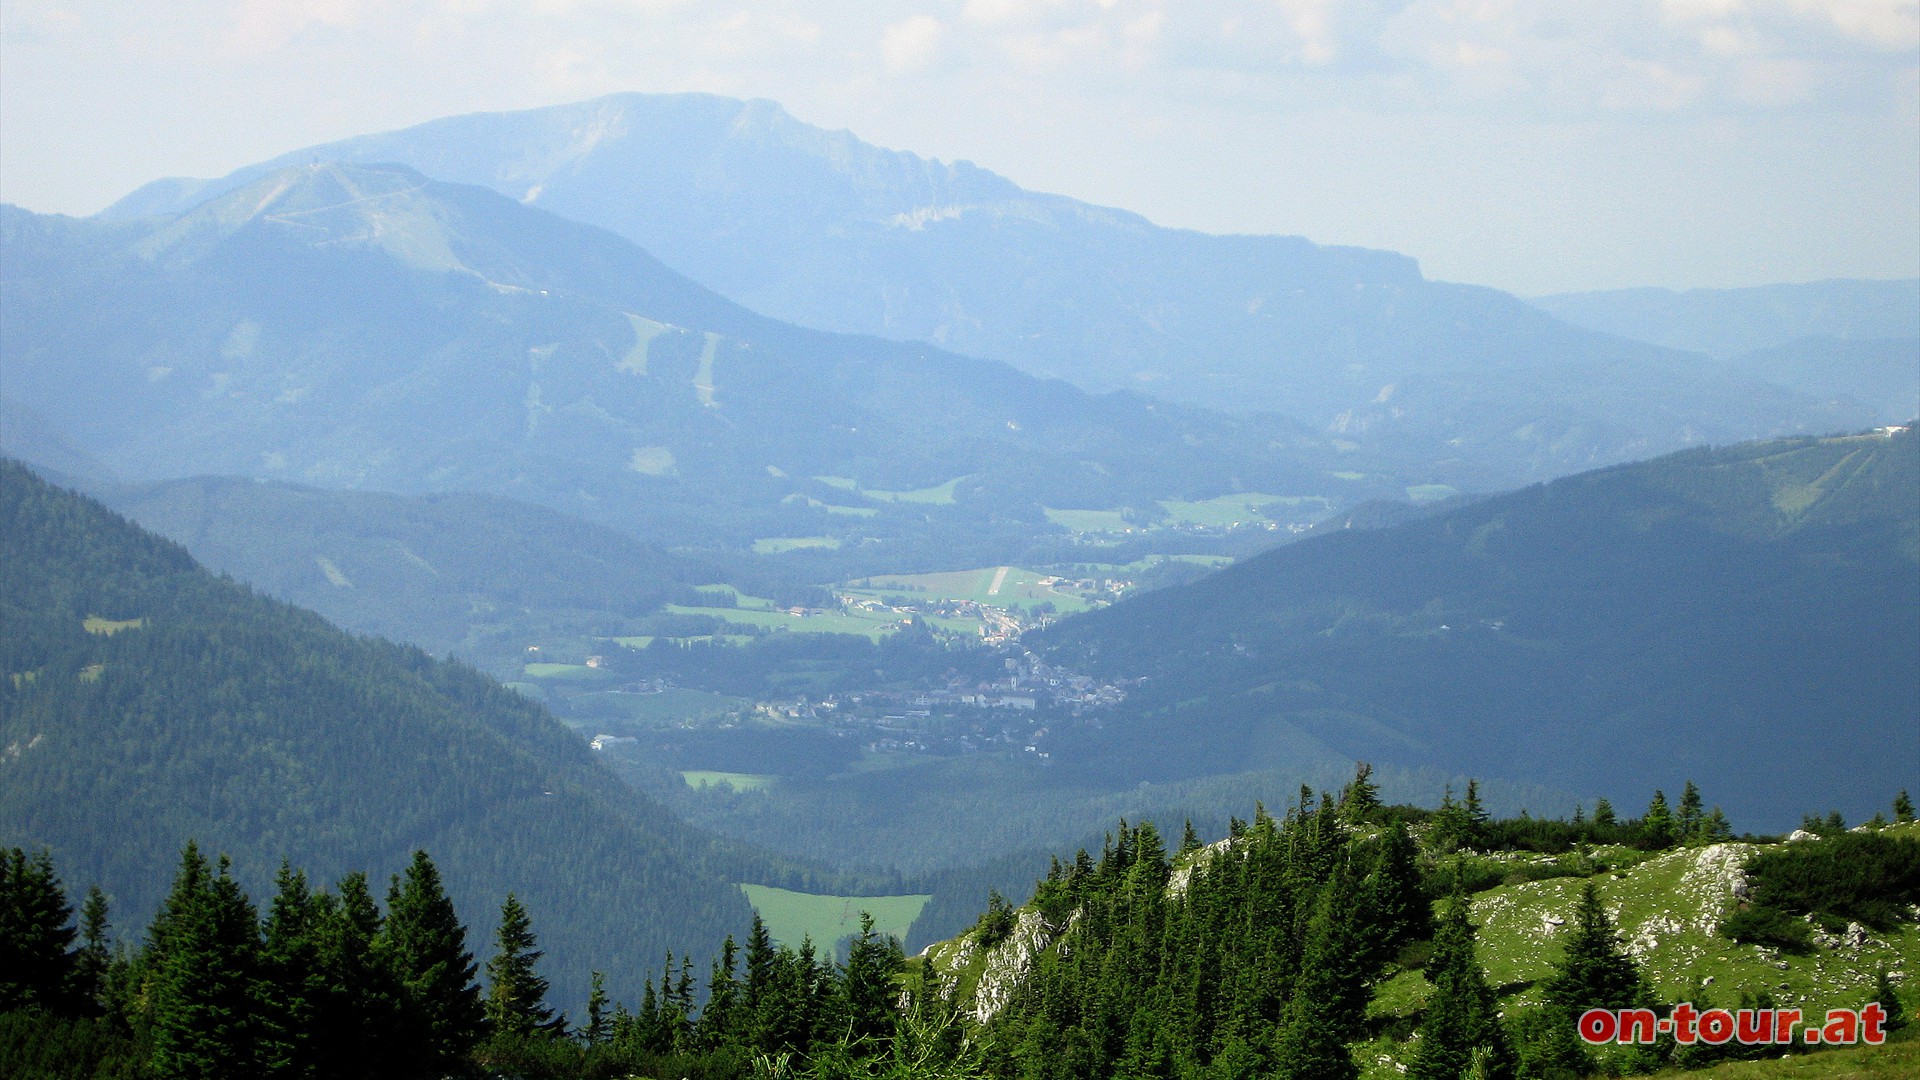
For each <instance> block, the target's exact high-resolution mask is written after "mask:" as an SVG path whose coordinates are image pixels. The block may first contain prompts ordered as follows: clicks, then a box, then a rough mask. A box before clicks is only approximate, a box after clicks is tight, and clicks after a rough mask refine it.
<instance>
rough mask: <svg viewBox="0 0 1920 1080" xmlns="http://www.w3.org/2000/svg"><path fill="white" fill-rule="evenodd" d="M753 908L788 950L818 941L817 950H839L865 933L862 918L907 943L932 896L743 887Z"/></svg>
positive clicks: (761, 886)
mask: <svg viewBox="0 0 1920 1080" xmlns="http://www.w3.org/2000/svg"><path fill="white" fill-rule="evenodd" d="M740 891H741V892H744V893H746V894H747V902H748V903H750V904H752V905H753V908H754V910H755V911H757V912H759V913H760V918H761V920H762V921H763V922H765V923H766V924H767V932H768V933H769V934H771V935H773V939H774V940H775V941H776V942H779V943H780V944H783V945H791V946H794V947H796V948H798V947H799V945H800V942H801V940H802V939H809V938H810V939H812V941H813V944H814V947H815V948H817V949H819V950H821V951H822V952H825V951H827V950H829V949H833V948H834V947H835V945H836V944H837V943H838V942H839V940H840V939H841V938H843V937H846V936H847V935H848V934H857V933H859V932H860V913H861V912H863V911H864V912H866V913H867V914H869V915H872V916H873V928H874V929H875V930H876V931H878V932H880V933H882V934H891V935H893V936H894V937H897V938H899V939H900V940H902V941H905V940H906V938H907V928H908V927H910V926H912V925H913V920H915V919H917V918H919V917H920V909H921V908H924V907H926V906H927V901H928V900H931V899H933V896H932V894H919V895H915V896H818V895H815V894H813V893H803V892H794V891H793V890H791V889H776V888H774V887H773V886H771V885H744V884H743V885H741V886H740Z"/></svg>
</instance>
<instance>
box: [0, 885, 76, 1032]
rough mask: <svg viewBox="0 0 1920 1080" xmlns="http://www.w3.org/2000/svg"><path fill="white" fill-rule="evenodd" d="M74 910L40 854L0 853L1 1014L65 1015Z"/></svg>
mask: <svg viewBox="0 0 1920 1080" xmlns="http://www.w3.org/2000/svg"><path fill="white" fill-rule="evenodd" d="M72 919H73V908H72V907H70V906H69V905H68V904H67V898H66V894H65V893H64V892H63V891H62V890H61V888H60V878H59V877H58V876H57V875H55V873H54V871H53V860H52V858H51V857H50V856H49V855H48V854H47V853H46V852H45V851H40V852H36V853H35V854H33V855H28V854H27V853H26V852H25V851H24V850H22V849H20V848H13V849H11V850H9V851H5V852H0V1012H8V1011H11V1010H14V1009H41V1010H45V1011H48V1012H54V1011H66V1006H67V988H68V985H69V983H70V982H71V981H72V968H73V958H72V957H71V956H69V955H68V953H67V948H68V946H70V945H72V944H73V938H74V929H73V927H72V926H71V925H69V924H70V923H71V922H72Z"/></svg>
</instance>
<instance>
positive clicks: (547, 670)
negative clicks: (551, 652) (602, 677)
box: [520, 664, 600, 679]
mask: <svg viewBox="0 0 1920 1080" xmlns="http://www.w3.org/2000/svg"><path fill="white" fill-rule="evenodd" d="M520 672H521V674H523V675H525V676H526V677H527V678H529V679H585V678H591V677H592V676H595V675H598V674H600V672H599V671H598V670H597V669H595V668H590V667H588V666H587V665H585V664H527V665H525V666H524V667H522V668H521V669H520Z"/></svg>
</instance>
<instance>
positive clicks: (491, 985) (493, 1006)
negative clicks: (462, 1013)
mask: <svg viewBox="0 0 1920 1080" xmlns="http://www.w3.org/2000/svg"><path fill="white" fill-rule="evenodd" d="M493 940H494V954H493V959H491V960H488V961H487V984H488V986H487V1006H486V1012H487V1025H488V1027H489V1028H491V1029H492V1032H493V1035H494V1036H495V1037H496V1038H505V1039H509V1040H519V1039H526V1038H529V1037H531V1036H533V1035H534V1034H535V1033H540V1034H551V1033H553V1032H555V1030H556V1029H557V1028H558V1026H559V1024H558V1022H556V1021H555V1020H554V1014H553V1010H552V1009H550V1008H548V1007H547V1006H546V997H547V980H546V979H544V978H541V977H540V975H539V973H538V972H536V971H535V970H534V967H535V965H537V964H538V963H539V962H540V957H541V956H543V955H544V954H543V953H542V952H541V951H540V950H539V949H537V948H535V947H534V946H535V944H536V939H535V937H534V933H533V919H532V918H531V917H530V916H529V915H528V914H527V909H526V907H525V905H523V904H521V903H520V898H519V897H518V896H515V895H514V894H513V893H511V892H510V893H508V894H507V899H506V902H505V903H503V904H502V905H501V906H500V927H499V929H498V931H497V932H496V933H495V934H494V939H493Z"/></svg>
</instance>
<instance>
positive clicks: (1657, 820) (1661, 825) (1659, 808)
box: [1640, 790, 1676, 850]
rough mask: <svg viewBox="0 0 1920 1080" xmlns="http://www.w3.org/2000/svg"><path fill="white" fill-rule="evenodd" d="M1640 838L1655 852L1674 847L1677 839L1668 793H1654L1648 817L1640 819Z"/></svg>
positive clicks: (1656, 791)
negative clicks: (1668, 802)
mask: <svg viewBox="0 0 1920 1080" xmlns="http://www.w3.org/2000/svg"><path fill="white" fill-rule="evenodd" d="M1640 836H1641V839H1642V840H1644V841H1645V843H1646V844H1647V846H1648V847H1651V848H1653V849H1655V850H1662V849H1665V848H1670V847H1672V846H1673V844H1674V840H1675V839H1676V837H1675V831H1674V822H1673V811H1672V810H1671V809H1669V808H1668V806H1667V793H1666V792H1664V791H1659V790H1655V791H1654V793H1653V801H1652V802H1650V803H1648V804H1647V815H1646V816H1645V817H1643V818H1641V819H1640Z"/></svg>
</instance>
